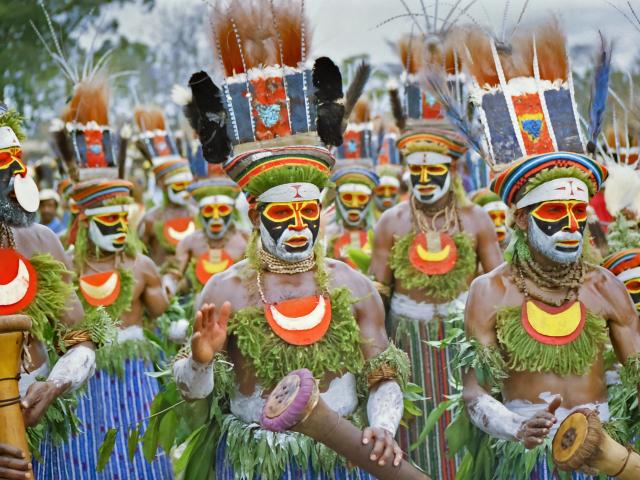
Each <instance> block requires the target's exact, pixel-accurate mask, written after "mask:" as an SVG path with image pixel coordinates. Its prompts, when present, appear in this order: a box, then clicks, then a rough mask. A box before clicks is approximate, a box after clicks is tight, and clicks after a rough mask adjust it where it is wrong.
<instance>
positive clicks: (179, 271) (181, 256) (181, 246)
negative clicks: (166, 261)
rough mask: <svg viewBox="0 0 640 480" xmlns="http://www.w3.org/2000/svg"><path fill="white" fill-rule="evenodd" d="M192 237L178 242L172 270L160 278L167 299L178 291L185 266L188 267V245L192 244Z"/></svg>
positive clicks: (189, 258) (189, 251)
mask: <svg viewBox="0 0 640 480" xmlns="http://www.w3.org/2000/svg"><path fill="white" fill-rule="evenodd" d="M192 235H193V234H192ZM192 235H189V236H188V237H187V238H184V239H182V240H180V242H179V243H178V246H177V247H176V253H175V255H174V257H173V258H174V265H172V268H170V269H168V271H167V273H165V274H164V275H163V277H162V285H163V286H164V289H165V291H166V292H167V296H168V297H173V295H174V294H175V293H176V291H177V290H178V284H179V283H180V280H181V279H182V277H183V275H184V272H185V271H186V270H187V265H189V261H190V260H191V248H190V245H191V243H192V242H193V238H192ZM181 288H182V287H181Z"/></svg>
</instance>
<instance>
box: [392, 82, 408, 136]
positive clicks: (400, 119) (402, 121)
mask: <svg viewBox="0 0 640 480" xmlns="http://www.w3.org/2000/svg"><path fill="white" fill-rule="evenodd" d="M389 100H390V101H391V112H392V113H393V118H394V119H395V121H396V126H397V127H398V128H399V129H400V130H404V127H405V125H406V123H407V117H405V115H404V109H403V108H402V102H401V101H400V93H398V89H397V88H391V89H390V90H389Z"/></svg>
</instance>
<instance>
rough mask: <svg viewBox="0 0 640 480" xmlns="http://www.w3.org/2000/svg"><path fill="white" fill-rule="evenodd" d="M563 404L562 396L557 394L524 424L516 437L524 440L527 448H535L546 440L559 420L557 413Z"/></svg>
mask: <svg viewBox="0 0 640 480" xmlns="http://www.w3.org/2000/svg"><path fill="white" fill-rule="evenodd" d="M561 404H562V397H560V396H556V397H555V398H554V399H553V400H551V403H550V404H549V405H548V406H547V408H546V409H544V410H542V411H540V412H538V413H536V414H535V415H534V416H533V417H531V418H530V419H529V420H527V421H526V422H524V423H523V424H522V426H521V427H520V431H519V432H518V434H517V435H516V437H518V438H519V439H520V440H522V443H524V446H525V447H526V448H535V447H537V446H538V445H541V444H542V442H544V439H545V438H546V437H547V435H549V432H550V431H551V427H552V426H553V424H554V423H556V422H557V421H558V419H557V418H556V417H555V413H556V410H557V409H558V407H559V406H560V405H561Z"/></svg>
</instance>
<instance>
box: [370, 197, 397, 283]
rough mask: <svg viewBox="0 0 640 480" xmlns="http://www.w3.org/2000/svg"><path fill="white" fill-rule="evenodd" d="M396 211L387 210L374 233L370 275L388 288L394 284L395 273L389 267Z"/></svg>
mask: <svg viewBox="0 0 640 480" xmlns="http://www.w3.org/2000/svg"><path fill="white" fill-rule="evenodd" d="M394 210H395V209H391V210H387V211H386V212H384V213H383V214H382V216H381V217H380V220H378V223H377V224H376V226H375V229H374V233H373V252H372V254H371V265H370V266H369V274H370V275H371V276H372V277H373V279H374V280H375V281H377V282H380V283H382V284H383V285H386V286H391V284H392V282H393V272H392V271H391V267H390V266H389V256H390V255H391V248H392V247H393V241H394V239H393V228H392V221H393V220H394V219H395V218H396V216H395V214H394V213H393V212H394Z"/></svg>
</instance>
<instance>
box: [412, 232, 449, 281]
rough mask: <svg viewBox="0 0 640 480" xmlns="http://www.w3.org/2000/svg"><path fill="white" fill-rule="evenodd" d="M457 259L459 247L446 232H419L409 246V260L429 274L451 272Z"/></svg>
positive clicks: (418, 268)
mask: <svg viewBox="0 0 640 480" xmlns="http://www.w3.org/2000/svg"><path fill="white" fill-rule="evenodd" d="M457 260H458V248H457V247H456V244H455V242H454V241H453V238H451V236H449V235H448V234H446V233H444V232H433V233H430V234H428V235H427V234H424V233H418V234H417V235H416V236H415V238H414V239H413V242H412V243H411V245H410V246H409V262H410V263H411V265H413V266H414V267H415V268H416V269H417V270H419V271H421V272H422V273H426V274H427V275H444V274H445V273H449V272H450V271H451V270H453V268H454V267H455V265H456V261H457Z"/></svg>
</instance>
